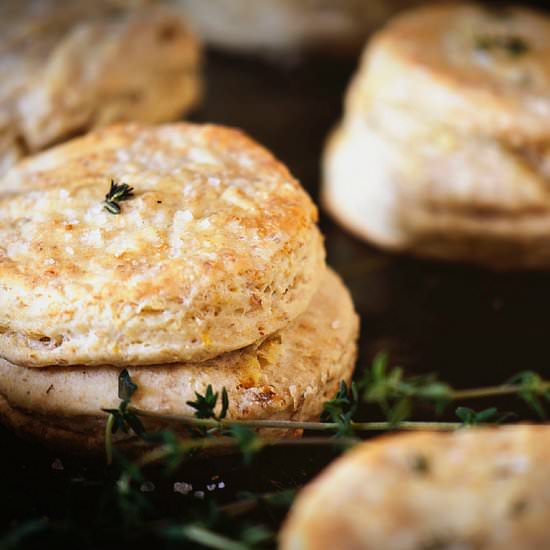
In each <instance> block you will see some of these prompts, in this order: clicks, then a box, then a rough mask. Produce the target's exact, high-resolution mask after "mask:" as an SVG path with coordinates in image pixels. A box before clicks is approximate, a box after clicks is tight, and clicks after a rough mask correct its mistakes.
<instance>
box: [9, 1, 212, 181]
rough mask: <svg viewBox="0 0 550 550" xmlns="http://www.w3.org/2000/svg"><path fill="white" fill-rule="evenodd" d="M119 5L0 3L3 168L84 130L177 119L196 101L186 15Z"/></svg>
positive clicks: (194, 46)
mask: <svg viewBox="0 0 550 550" xmlns="http://www.w3.org/2000/svg"><path fill="white" fill-rule="evenodd" d="M121 4H122V3H121V2H115V1H114V0H99V1H94V2H87V1H85V0H84V1H82V0H80V1H75V0H40V1H37V0H3V1H2V2H1V3H0V73H1V74H2V81H1V82H0V170H1V171H0V174H2V173H4V172H5V171H6V169H7V168H9V166H11V165H13V164H14V162H15V161H17V160H18V159H20V158H22V157H23V156H25V155H27V154H30V153H33V152H36V151H38V150H40V149H43V148H45V147H46V146H50V145H51V144H54V143H58V142H60V141H62V140H66V139H68V138H70V137H74V136H75V135H77V134H83V133H85V132H86V131H87V130H90V129H93V128H96V127H99V126H103V125H106V124H109V123H112V122H119V121H120V122H122V121H140V122H146V123H153V122H164V121H170V120H174V119H177V118H179V117H180V115H182V114H183V113H185V112H187V111H188V110H189V109H190V108H191V107H193V106H194V104H195V103H196V102H197V101H198V99H199V95H200V87H201V85H200V76H199V63H200V47H199V44H198V41H197V39H196V38H195V36H194V35H193V34H192V32H191V31H190V29H189V27H188V25H187V23H186V22H185V20H183V18H182V17H181V15H180V14H178V13H176V12H174V11H173V10H169V9H168V8H163V7H161V6H141V7H136V8H134V9H129V8H128V7H125V8H123V7H121ZM4 136H6V137H4ZM8 137H9V139H8Z"/></svg>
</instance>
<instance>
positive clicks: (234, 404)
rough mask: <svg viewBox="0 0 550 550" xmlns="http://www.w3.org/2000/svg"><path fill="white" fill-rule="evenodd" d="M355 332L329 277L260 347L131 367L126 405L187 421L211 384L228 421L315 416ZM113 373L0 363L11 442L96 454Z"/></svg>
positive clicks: (342, 371)
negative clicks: (132, 387) (131, 390)
mask: <svg viewBox="0 0 550 550" xmlns="http://www.w3.org/2000/svg"><path fill="white" fill-rule="evenodd" d="M358 328H359V320H358V317H357V315H356V313H355V311H354V308H353V303H352V301H351V296H350V295H349V292H348V291H347V289H346V288H345V286H344V285H343V283H342V281H341V280H340V279H339V278H338V277H337V276H336V275H335V274H334V273H333V272H332V271H330V270H327V272H326V274H325V275H324V280H323V283H322V284H321V286H320V289H319V290H318V291H317V294H316V295H315V296H314V298H313V300H312V302H311V304H310V306H309V308H308V309H307V310H306V311H305V312H304V313H303V314H302V315H300V316H299V317H298V318H297V319H295V320H294V321H293V322H292V323H291V324H289V325H288V327H286V328H285V329H284V330H282V331H280V332H278V333H275V334H273V335H271V336H269V337H268V338H267V339H265V340H263V341H261V342H258V343H256V344H254V345H252V346H248V347H246V348H244V349H241V350H237V351H233V352H230V353H225V354H222V355H220V356H218V357H215V358H213V359H210V360H207V361H203V362H188V363H179V364H171V365H158V366H150V367H143V366H139V367H131V366H129V367H128V371H129V373H130V376H131V377H132V379H133V381H134V382H135V383H136V384H137V386H138V390H137V391H136V393H135V394H134V396H133V397H132V405H133V406H134V407H136V408H138V409H141V410H144V411H147V412H149V413H158V414H162V415H168V416H174V415H192V414H193V409H192V408H191V407H190V406H189V405H187V404H186V402H187V401H189V400H194V399H195V392H199V393H204V392H205V391H206V388H207V386H208V385H209V384H211V385H212V387H213V389H214V390H215V391H221V390H222V388H224V387H225V388H226V390H227V393H228V396H229V410H228V416H227V417H228V419H249V420H252V419H254V420H259V419H285V420H296V421H300V420H314V419H317V418H318V417H319V414H320V413H321V410H322V407H323V403H324V402H325V401H326V400H327V399H330V398H331V397H332V396H333V395H334V394H335V393H336V391H337V387H338V384H339V383H340V381H341V380H345V381H349V379H350V378H351V375H352V372H353V366H354V362H355V359H356V352H357V348H356V339H357V335H358ZM121 370H122V367H110V366H104V367H86V368H85V367H82V368H78V367H74V366H73V367H50V368H45V369H33V368H27V367H20V366H16V365H13V364H12V363H9V362H8V361H6V360H4V359H0V419H1V421H2V422H3V423H4V424H5V425H6V426H8V427H10V428H12V429H13V430H14V431H15V432H16V433H18V434H19V435H21V436H24V437H29V438H32V439H38V440H41V441H43V442H44V443H45V444H46V445H47V446H49V447H52V448H62V449H66V450H73V451H77V452H95V451H101V449H102V448H103V444H104V428H105V422H106V415H105V413H103V412H102V409H103V408H116V407H118V404H119V402H120V400H119V398H118V389H117V388H118V377H119V374H120V372H121ZM143 421H144V425H145V428H146V429H149V430H154V429H161V428H162V429H166V428H168V429H174V430H175V431H179V430H180V429H181V428H179V426H178V423H177V421H175V420H173V421H171V420H157V419H151V418H143ZM180 426H181V425H180ZM181 431H182V432H183V431H184V430H183V429H181ZM267 433H268V434H269V435H285V436H289V437H291V436H295V435H296V433H295V432H284V433H281V432H278V433H275V432H274V431H272V430H270V431H269V432H267ZM131 437H132V436H128V435H125V434H118V433H117V434H116V435H115V441H117V442H119V443H121V444H125V445H126V444H129V443H131Z"/></svg>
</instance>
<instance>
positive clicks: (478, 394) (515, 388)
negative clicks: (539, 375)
mask: <svg viewBox="0 0 550 550" xmlns="http://www.w3.org/2000/svg"><path fill="white" fill-rule="evenodd" d="M521 389H522V387H521V386H520V385H518V384H503V385H501V386H489V387H487V388H473V389H470V390H453V391H452V392H451V394H450V396H449V398H450V399H451V400H453V401H460V400H466V399H480V398H483V397H498V396H500V395H516V394H518V393H519V392H520V391H521ZM540 389H541V391H548V390H550V382H543V383H542V384H541V386H540Z"/></svg>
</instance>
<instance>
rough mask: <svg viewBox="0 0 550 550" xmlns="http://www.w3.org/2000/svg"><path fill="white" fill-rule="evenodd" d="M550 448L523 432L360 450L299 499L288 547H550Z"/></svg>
mask: <svg viewBox="0 0 550 550" xmlns="http://www.w3.org/2000/svg"><path fill="white" fill-rule="evenodd" d="M549 441H550V426H527V425H525V426H507V427H499V428H483V429H472V430H463V431H460V432H457V433H454V434H441V433H439V434H438V433H418V434H407V435H399V436H390V437H383V438H380V439H379V440H375V441H373V442H367V443H364V444H361V445H359V446H358V447H356V448H355V449H354V450H352V451H351V452H350V453H349V454H347V455H345V456H343V457H342V458H341V459H339V460H338V461H337V462H336V463H334V465H332V466H331V467H329V468H328V469H327V470H326V471H325V472H324V473H323V474H321V476H320V477H319V478H318V479H317V480H315V481H314V482H313V483H311V484H310V485H309V486H308V487H306V489H305V490H304V491H303V492H302V493H301V495H300V496H299V497H298V499H297V501H296V502H295V505H294V508H293V510H292V511H291V514H290V518H289V521H288V522H287V525H286V528H285V529H284V531H283V544H282V546H281V548H283V549H285V550H286V549H294V548H301V549H308V548H311V549H316V550H321V549H325V548H327V549H329V548H357V549H360V548H361V549H365V550H369V549H373V550H374V549H376V550H378V549H379V548H384V549H386V550H397V549H399V550H417V549H420V548H445V549H451V548H452V549H455V548H457V549H458V548H460V549H462V548H464V549H466V548H468V549H470V548H472V549H473V548H480V549H481V548H483V549H484V550H497V549H498V550H515V549H516V548H522V549H524V550H538V549H539V548H548V547H549V545H550V532H549V530H548V517H549V513H550V460H549V458H550V447H549V445H548V443H549ZM327 502H330V503H331V505H330V506H328V507H327Z"/></svg>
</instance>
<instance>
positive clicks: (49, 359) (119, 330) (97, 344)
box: [0, 123, 324, 367]
mask: <svg viewBox="0 0 550 550" xmlns="http://www.w3.org/2000/svg"><path fill="white" fill-rule="evenodd" d="M111 181H114V182H117V184H120V185H122V184H123V183H124V184H127V185H129V186H132V187H133V188H134V193H133V196H132V197H131V199H130V200H127V201H125V202H123V203H121V207H120V208H121V209H122V212H121V213H120V214H119V215H116V214H113V213H111V212H109V211H108V210H107V209H106V208H105V207H106V204H105V202H104V198H105V195H106V193H107V192H108V191H109V188H110V182H111ZM316 219H317V210H316V208H315V206H314V205H313V203H312V201H311V200H310V198H309V197H308V196H307V194H306V193H305V191H304V190H303V189H302V188H301V186H300V185H299V183H298V182H297V181H296V180H295V179H294V178H293V177H292V176H291V175H290V173H289V172H288V170H287V169H286V167H284V166H283V165H282V164H281V163H279V162H278V161H277V160H275V159H274V158H273V156H272V155H271V154H270V153H268V152H267V151H266V150H265V149H263V148H262V147H261V146H259V145H257V144H256V143H255V142H253V141H252V140H251V139H249V138H248V137H246V136H245V135H243V134H242V133H240V132H239V131H236V130H231V129H227V128H223V127H218V126H208V125H205V126H201V125H192V124H185V123H180V124H173V125H164V126H154V127H153V126H151V127H150V126H141V125H131V124H130V125H120V126H112V127H108V128H105V129H102V130H98V131H96V132H93V133H90V134H88V135H87V136H85V137H82V138H78V139H75V140H73V141H71V142H69V143H67V144H64V145H61V146H59V147H56V148H53V149H51V150H49V151H46V152H44V153H41V154H39V155H37V156H35V157H31V158H30V159H28V160H26V161H24V162H22V163H20V164H19V166H17V167H15V168H14V169H12V170H10V172H9V173H8V174H7V175H6V176H5V177H4V178H3V179H2V180H1V181H0V243H1V244H0V356H2V357H4V358H5V359H7V360H8V361H10V362H12V363H16V364H18V365H26V366H35V367H43V366H48V365H57V366H60V365H105V364H109V365H115V366H116V365H150V364H161V363H175V362H181V361H198V360H205V359H208V358H211V357H215V356H217V355H220V354H221V353H225V352H228V351H233V350H236V349H239V348H242V347H244V346H247V345H250V344H252V343H254V342H257V341H258V340H261V339H262V338H264V337H266V336H268V335H270V334H272V333H273V332H276V331H277V330H280V329H282V328H283V327H285V326H286V325H288V323H289V322H290V321H291V320H292V319H294V318H295V317H297V316H298V315H299V314H300V313H302V312H303V311H304V310H305V309H306V308H307V306H308V304H309V302H310V301H311V298H312V296H313V294H314V293H315V291H316V290H317V287H318V285H319V283H320V280H321V277H322V275H323V272H324V247H323V243H322V239H321V235H320V233H319V230H318V229H317V226H316V224H315V222H316Z"/></svg>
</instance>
